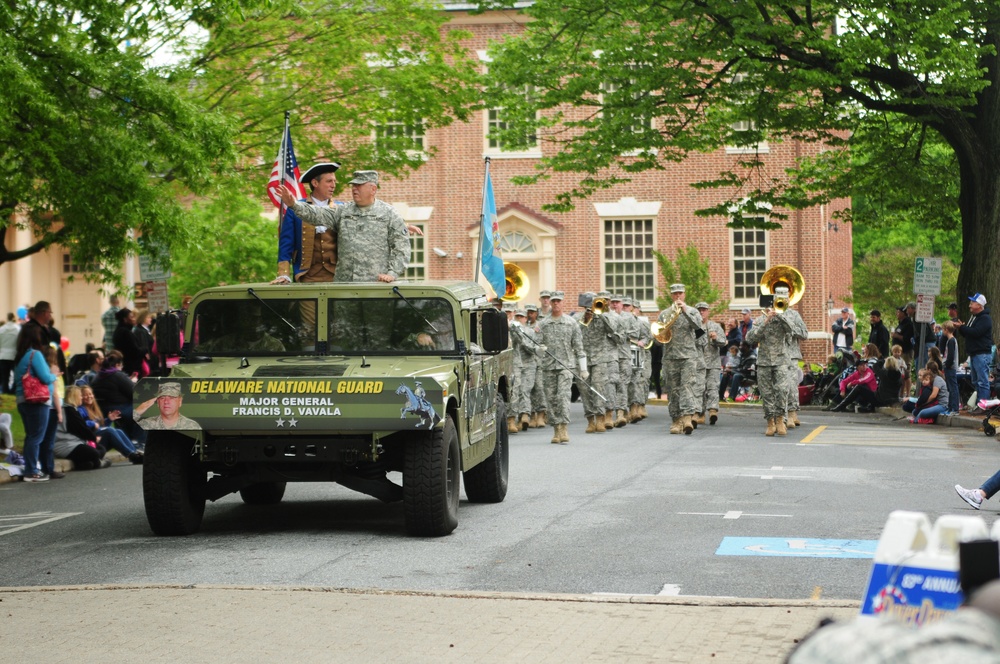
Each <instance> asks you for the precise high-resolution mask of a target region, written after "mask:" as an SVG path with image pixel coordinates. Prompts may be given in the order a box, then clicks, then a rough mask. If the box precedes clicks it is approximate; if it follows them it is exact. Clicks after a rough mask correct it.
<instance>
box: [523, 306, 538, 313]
mask: <svg viewBox="0 0 1000 664" xmlns="http://www.w3.org/2000/svg"><path fill="white" fill-rule="evenodd" d="M524 310H525V311H538V305H537V304H526V305H524Z"/></svg>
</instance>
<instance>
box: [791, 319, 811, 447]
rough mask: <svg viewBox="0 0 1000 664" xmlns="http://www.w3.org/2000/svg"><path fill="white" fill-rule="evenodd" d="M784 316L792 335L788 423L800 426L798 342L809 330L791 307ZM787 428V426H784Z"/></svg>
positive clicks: (800, 350) (806, 335)
mask: <svg viewBox="0 0 1000 664" xmlns="http://www.w3.org/2000/svg"><path fill="white" fill-rule="evenodd" d="M785 318H786V319H787V320H788V325H789V327H791V328H792V335H791V336H790V337H789V339H788V359H789V365H788V424H790V425H792V426H795V427H797V426H800V425H801V424H802V423H801V422H799V372H798V369H799V360H801V359H802V347H801V345H800V343H801V342H802V341H805V340H806V339H808V338H809V330H808V329H806V323H805V321H804V320H802V316H800V315H799V312H798V311H796V310H795V309H792V308H791V307H788V309H787V310H786V311H785ZM786 428H787V427H786Z"/></svg>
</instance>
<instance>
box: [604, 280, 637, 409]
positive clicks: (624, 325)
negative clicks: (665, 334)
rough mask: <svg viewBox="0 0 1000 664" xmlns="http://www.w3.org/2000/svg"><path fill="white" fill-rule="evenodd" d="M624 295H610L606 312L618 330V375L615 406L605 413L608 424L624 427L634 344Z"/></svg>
mask: <svg viewBox="0 0 1000 664" xmlns="http://www.w3.org/2000/svg"><path fill="white" fill-rule="evenodd" d="M622 299H623V296H621V295H619V294H618V293H613V294H612V295H611V297H610V304H611V310H610V311H609V312H608V313H607V314H605V315H606V316H608V320H609V321H612V322H613V323H614V325H615V327H616V328H617V330H618V340H617V341H618V376H617V377H616V380H615V396H614V397H613V398H612V397H609V398H610V399H611V401H612V404H609V405H613V406H614V410H613V411H612V412H611V413H605V418H606V422H610V423H611V424H609V425H608V426H611V425H613V426H616V427H623V426H625V425H626V424H628V418H626V417H625V411H626V410H628V385H629V383H630V382H631V381H632V350H631V347H632V345H631V344H630V343H629V341H628V333H629V330H630V324H629V321H628V320H626V318H625V316H624V315H623V313H622Z"/></svg>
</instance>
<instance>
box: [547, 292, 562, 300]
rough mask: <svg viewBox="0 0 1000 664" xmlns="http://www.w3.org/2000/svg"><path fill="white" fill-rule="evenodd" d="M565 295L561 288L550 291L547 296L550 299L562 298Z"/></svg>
mask: <svg viewBox="0 0 1000 664" xmlns="http://www.w3.org/2000/svg"><path fill="white" fill-rule="evenodd" d="M564 297H565V293H563V292H562V291H561V290H557V291H552V295H550V296H549V299H550V300H562V299H563V298H564Z"/></svg>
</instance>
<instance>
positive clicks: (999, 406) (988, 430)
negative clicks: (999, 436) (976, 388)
mask: <svg viewBox="0 0 1000 664" xmlns="http://www.w3.org/2000/svg"><path fill="white" fill-rule="evenodd" d="M976 405H977V406H979V407H980V408H982V409H983V410H985V411H986V415H985V416H984V417H983V433H984V434H986V435H987V436H995V435H996V433H997V427H998V426H1000V399H980V400H979V402H978V403H977V404H976Z"/></svg>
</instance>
